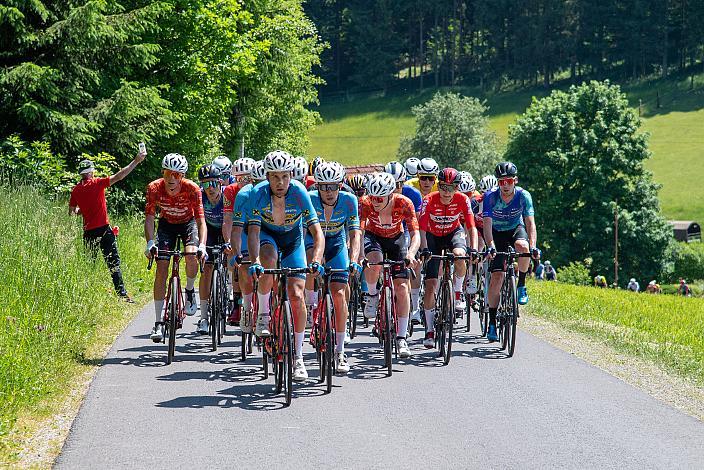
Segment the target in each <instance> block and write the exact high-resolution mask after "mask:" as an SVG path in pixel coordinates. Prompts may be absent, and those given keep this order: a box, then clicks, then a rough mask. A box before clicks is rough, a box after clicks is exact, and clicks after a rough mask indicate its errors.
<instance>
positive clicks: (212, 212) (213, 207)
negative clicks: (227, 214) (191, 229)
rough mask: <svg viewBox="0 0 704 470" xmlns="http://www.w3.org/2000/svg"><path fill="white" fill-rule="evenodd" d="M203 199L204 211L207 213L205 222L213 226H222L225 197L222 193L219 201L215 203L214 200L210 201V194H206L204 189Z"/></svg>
mask: <svg viewBox="0 0 704 470" xmlns="http://www.w3.org/2000/svg"><path fill="white" fill-rule="evenodd" d="M201 199H202V200H203V213H204V215H205V223H207V224H208V225H210V226H211V227H216V228H221V227H222V219H223V206H224V199H225V198H224V197H223V196H222V194H221V195H220V198H219V199H218V201H217V202H216V203H215V204H213V203H212V202H210V199H208V195H207V194H205V191H202V193H201Z"/></svg>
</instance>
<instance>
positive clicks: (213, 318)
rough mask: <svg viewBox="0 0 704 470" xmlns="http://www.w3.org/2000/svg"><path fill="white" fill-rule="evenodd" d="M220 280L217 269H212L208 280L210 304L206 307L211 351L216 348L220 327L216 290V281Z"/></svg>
mask: <svg viewBox="0 0 704 470" xmlns="http://www.w3.org/2000/svg"><path fill="white" fill-rule="evenodd" d="M219 281H220V273H219V272H218V270H217V269H214V270H213V278H212V279H211V280H210V304H209V305H208V308H209V309H210V312H209V313H210V315H209V320H210V325H209V326H210V328H209V329H210V348H211V349H212V350H213V351H217V350H218V334H219V332H220V331H219V330H220V327H219V325H218V322H219V319H218V310H219V308H220V306H219V305H218V304H219V303H220V295H219V294H220V293H219V292H218V283H219Z"/></svg>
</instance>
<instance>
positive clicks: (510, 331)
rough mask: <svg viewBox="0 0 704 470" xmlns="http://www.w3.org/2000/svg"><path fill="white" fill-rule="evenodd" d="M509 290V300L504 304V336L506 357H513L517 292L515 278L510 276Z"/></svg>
mask: <svg viewBox="0 0 704 470" xmlns="http://www.w3.org/2000/svg"><path fill="white" fill-rule="evenodd" d="M509 289H510V290H511V301H510V303H509V304H508V305H507V306H506V307H507V309H506V312H507V314H508V315H507V317H506V338H507V343H508V345H507V348H508V357H513V351H514V350H515V349H516V323H518V294H517V292H516V278H515V277H513V276H511V278H510V282H509Z"/></svg>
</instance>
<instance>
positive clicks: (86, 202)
mask: <svg viewBox="0 0 704 470" xmlns="http://www.w3.org/2000/svg"><path fill="white" fill-rule="evenodd" d="M109 187H110V178H109V177H106V178H91V179H89V180H83V181H81V182H80V183H78V184H77V185H76V186H74V187H73V189H72V190H71V198H70V199H69V201H68V205H69V206H70V207H78V208H79V209H80V210H81V215H82V216H83V230H93V229H94V228H99V227H104V226H105V225H107V224H109V223H110V222H109V220H108V204H107V202H106V201H105V188H109Z"/></svg>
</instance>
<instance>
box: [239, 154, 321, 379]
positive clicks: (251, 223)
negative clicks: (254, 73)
mask: <svg viewBox="0 0 704 470" xmlns="http://www.w3.org/2000/svg"><path fill="white" fill-rule="evenodd" d="M264 168H265V170H266V177H267V181H266V182H264V183H261V184H258V185H257V186H256V187H255V188H254V189H253V190H252V193H251V194H250V196H249V201H248V205H247V206H248V213H249V215H248V217H249V219H248V228H247V232H248V233H247V245H248V248H249V258H250V260H251V262H252V264H251V266H250V267H249V273H250V274H251V275H253V276H260V275H261V273H262V271H263V269H264V268H263V266H265V267H267V268H276V264H277V260H278V257H279V252H281V265H282V266H283V267H288V268H304V267H306V251H305V244H304V243H303V240H302V239H303V229H304V228H305V227H306V226H307V227H308V230H309V231H310V233H311V235H312V236H313V253H312V256H311V259H312V262H311V263H310V264H309V265H308V267H309V268H310V270H311V271H313V274H314V275H315V276H318V275H320V274H321V273H322V272H323V271H324V268H323V266H322V265H321V264H320V261H321V259H322V256H323V249H324V248H325V237H324V235H323V231H322V229H321V228H320V223H319V221H318V217H317V215H316V212H315V209H314V208H313V204H312V202H311V200H310V196H309V195H308V191H307V190H306V188H305V186H303V185H302V184H301V183H299V182H298V181H295V180H291V171H292V170H293V159H292V157H291V156H290V155H289V154H288V153H286V152H284V151H281V150H276V151H274V152H271V153H269V154H267V156H266V157H265V158H264ZM260 245H261V250H260ZM272 284H273V278H272V276H270V275H266V276H261V277H260V280H259V285H258V290H257V300H258V301H259V312H258V317H257V326H256V330H255V334H256V335H257V336H260V337H265V336H269V335H270V334H271V333H270V331H269V321H270V320H271V314H270V306H269V295H270V294H271V289H272ZM304 285H305V275H293V276H291V277H289V278H288V286H287V288H288V293H289V298H290V301H291V308H292V310H293V312H292V313H293V330H294V333H293V336H294V341H295V354H296V358H295V362H294V369H293V379H294V380H296V381H297V382H301V381H304V380H306V379H307V378H308V372H307V371H306V367H305V364H304V363H303V336H304V333H305V326H306V307H305V302H304V298H303V288H304Z"/></svg>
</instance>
